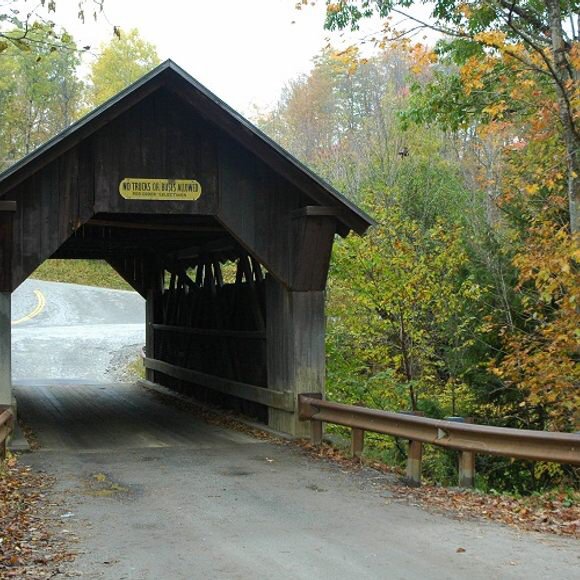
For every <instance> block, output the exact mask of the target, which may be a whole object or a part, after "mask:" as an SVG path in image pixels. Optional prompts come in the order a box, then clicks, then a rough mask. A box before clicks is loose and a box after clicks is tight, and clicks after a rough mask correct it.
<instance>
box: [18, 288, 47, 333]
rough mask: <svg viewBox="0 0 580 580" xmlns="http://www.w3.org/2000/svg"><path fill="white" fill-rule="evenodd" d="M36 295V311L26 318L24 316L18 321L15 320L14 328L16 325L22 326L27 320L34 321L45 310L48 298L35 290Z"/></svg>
mask: <svg viewBox="0 0 580 580" xmlns="http://www.w3.org/2000/svg"><path fill="white" fill-rule="evenodd" d="M34 294H35V295H36V306H35V307H34V309H33V310H32V311H31V312H29V313H28V314H27V315H26V316H23V317H22V318H19V319H18V320H13V321H12V326H14V325H16V324H22V323H23V322H26V321H27V320H32V319H33V318H34V317H35V316H38V315H39V314H40V313H41V312H42V311H43V310H44V307H45V306H46V298H45V297H44V294H43V293H42V292H41V291H40V290H35V291H34Z"/></svg>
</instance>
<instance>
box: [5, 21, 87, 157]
mask: <svg viewBox="0 0 580 580" xmlns="http://www.w3.org/2000/svg"><path fill="white" fill-rule="evenodd" d="M53 33H54V28H52V27H51V26H36V27H35V28H34V30H33V31H29V33H28V35H27V39H28V41H29V43H30V44H29V47H28V49H26V50H22V49H21V48H20V47H18V46H16V45H12V46H9V47H8V48H7V49H6V50H5V51H4V53H3V55H2V57H1V58H0V104H1V106H2V115H1V116H0V166H1V167H6V166H8V165H11V164H12V163H14V162H15V161H16V160H18V159H19V158H20V157H22V156H23V155H26V154H27V153H29V152H30V151H32V149H34V148H35V147H37V146H38V145H40V144H41V143H43V142H44V141H46V140H47V139H49V138H50V137H52V136H53V135H55V134H56V133H58V132H59V131H61V130H62V129H64V128H65V127H67V126H68V125H70V123H72V122H73V121H74V120H75V119H76V118H77V117H78V114H79V111H80V107H81V103H82V93H83V85H82V83H81V81H79V79H78V78H77V76H76V69H77V66H78V65H79V53H78V51H77V50H76V45H75V43H74V40H73V39H72V38H71V37H70V36H69V35H68V34H67V33H66V32H64V31H60V30H59V31H58V35H59V37H60V38H61V41H62V39H66V41H67V44H66V45H64V44H63V45H62V50H56V49H54V47H52V46H50V43H49V42H47V39H52V38H53Z"/></svg>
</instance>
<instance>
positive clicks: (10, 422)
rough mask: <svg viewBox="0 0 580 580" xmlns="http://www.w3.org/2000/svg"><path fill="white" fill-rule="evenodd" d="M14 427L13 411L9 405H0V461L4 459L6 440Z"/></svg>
mask: <svg viewBox="0 0 580 580" xmlns="http://www.w3.org/2000/svg"><path fill="white" fill-rule="evenodd" d="M13 428H14V413H13V412H12V409H11V408H10V407H0V461H3V460H4V459H6V441H7V439H8V436H9V435H10V433H12V429H13Z"/></svg>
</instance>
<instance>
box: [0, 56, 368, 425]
mask: <svg viewBox="0 0 580 580" xmlns="http://www.w3.org/2000/svg"><path fill="white" fill-rule="evenodd" d="M371 223H372V222H371V220H370V218H369V217H368V216H367V215H365V213H364V212H362V211H361V210H360V209H359V208H357V207H356V206H354V205H353V204H352V203H350V202H349V201H348V200H347V199H345V198H344V197H343V196H342V195H340V194H339V193H338V192H337V191H336V190H334V189H333V188H332V187H330V186H329V185H328V184H327V183H325V182H324V181H323V180H321V179H320V178H319V177H317V176H316V175H314V174H313V173H312V172H311V171H309V170H308V169H307V168H306V167H304V166H303V165H302V164H300V163H299V162H298V161H297V160H296V159H294V158H293V157H292V156H291V155H289V154H288V153H287V152H286V151H284V150H283V149H282V148H281V147H279V146H278V145H277V144H276V143H274V142H273V141H272V140H270V139H269V138H268V137H266V136H265V135H264V134H263V133H261V132H260V131H259V130H258V129H256V128H255V127H254V126H252V125H251V124H250V123H249V122H248V121H247V120H245V119H244V118H243V117H241V116H240V115H239V114H237V113H236V112H235V111H233V110H232V109H231V108H230V107H228V106H227V105H226V104H225V103H223V102H222V101H221V100H220V99H218V98H217V97H216V96H215V95H213V94H212V93H210V92H209V91H208V90H207V89H206V88H204V87H203V86H201V85H200V84H199V83H198V82H196V81H195V80H194V79H193V78H191V77H190V76H189V75H188V74H187V73H185V72H184V71H183V70H182V69H180V68H179V67H178V66H176V65H175V64H174V63H173V62H171V61H167V62H165V63H163V64H162V65H160V66H159V67H157V68H156V69H155V70H153V71H152V72H151V73H149V74H147V75H146V76H144V77H143V78H142V79H140V80H139V81H137V82H136V83H135V84H133V85H131V86H130V87H129V88H127V89H126V90H125V91H123V92H122V93H120V94H119V95H117V96H116V97H114V98H112V99H111V100H109V101H107V102H106V103H105V104H103V105H102V106H101V107H99V108H98V109H96V110H95V111H93V112H92V113H90V114H89V115H87V116H86V117H84V118H83V119H81V120H80V121H79V122H77V123H76V124H74V125H73V126H71V127H70V128H69V129H67V130H65V131H64V132H63V133H61V134H59V135H58V136H56V137H55V138H54V139H52V140H51V141H49V142H48V143H46V144H45V145H43V146H42V147H40V148H39V149H37V150H35V151H34V152H32V153H31V154H30V155H28V156H27V157H25V158H24V159H22V160H21V161H20V162H19V163H17V164H16V165H14V166H12V167H11V168H10V169H8V170H7V171H6V172H5V173H3V174H2V175H1V176H0V405H10V404H11V402H12V387H11V369H10V356H11V355H10V333H11V326H10V301H11V293H12V292H13V291H14V290H15V289H16V288H17V287H18V286H19V285H20V284H21V283H22V282H23V281H24V280H25V279H26V278H27V277H28V276H29V275H30V274H32V272H34V270H35V269H36V268H38V266H39V265H40V264H41V263H42V262H43V261H44V260H46V259H47V258H70V259H78V258H82V259H102V260H106V261H107V262H108V263H109V264H110V265H111V266H112V267H113V268H114V269H115V270H116V271H117V272H118V273H119V274H120V275H121V276H122V277H123V278H124V279H125V280H126V281H127V282H128V283H129V284H130V285H131V286H132V287H133V288H134V289H135V290H136V291H137V292H139V293H140V294H141V295H142V296H143V297H144V298H145V299H146V301H147V306H146V347H145V353H146V358H145V366H146V369H147V378H148V379H149V380H151V381H154V382H156V383H159V384H162V385H165V386H168V387H170V388H172V389H177V390H179V391H182V392H187V393H189V394H192V395H194V396H195V397H196V398H199V399H201V400H205V401H210V402H214V403H218V404H220V405H223V406H227V407H233V408H236V409H239V410H241V411H242V412H245V413H248V414H250V415H253V416H258V417H260V418H261V419H262V420H265V421H267V422H268V423H269V425H270V426H272V427H273V428H276V429H278V430H281V431H285V432H288V433H294V434H299V433H300V432H301V425H300V424H299V423H298V420H297V413H296V399H297V397H296V395H297V393H300V392H323V390H324V374H325V371H324V358H325V357H324V289H325V285H326V279H327V274H328V267H329V260H330V254H331V249H332V243H333V240H334V236H335V234H336V233H338V234H339V235H341V236H346V235H347V234H348V233H349V232H350V231H351V230H354V231H355V232H357V233H358V234H363V233H364V232H365V231H366V229H367V228H368V227H369V225H371Z"/></svg>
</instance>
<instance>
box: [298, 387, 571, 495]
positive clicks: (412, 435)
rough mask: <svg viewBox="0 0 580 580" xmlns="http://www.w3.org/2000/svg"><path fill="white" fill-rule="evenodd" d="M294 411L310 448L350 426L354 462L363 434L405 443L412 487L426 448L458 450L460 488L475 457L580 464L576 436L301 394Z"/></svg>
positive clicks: (468, 480) (471, 474)
mask: <svg viewBox="0 0 580 580" xmlns="http://www.w3.org/2000/svg"><path fill="white" fill-rule="evenodd" d="M298 406H299V416H300V419H301V420H304V421H310V422H311V433H312V442H313V443H314V444H320V443H321V442H322V424H323V423H334V424H335V425H343V426H345V427H351V428H352V446H351V451H352V454H353V456H355V457H358V456H360V454H361V453H362V450H363V446H364V433H365V431H371V432H374V433H382V434H385V435H392V436H394V437H401V438H403V439H407V440H409V456H408V460H407V479H408V480H409V482H410V483H412V484H416V485H418V484H419V483H420V481H421V457H422V446H423V444H424V443H429V444H432V445H438V446H440V447H445V448H447V449H456V450H458V451H459V453H460V455H459V485H460V486H461V487H472V486H473V482H474V478H475V454H476V453H481V454H485V455H502V456H504V457H513V458H516V459H530V460H533V461H553V462H555V463H564V464H570V465H580V435H579V434H574V433H553V432H547V431H531V430H528V429H508V428H505V427H490V426H485V425H473V424H469V423H459V422H455V421H442V420H439V419H428V418H426V417H418V416H414V415H408V414H403V413H391V412H388V411H379V410H377V409H367V408H364V407H357V406H354V405H344V404H342V403H334V402H331V401H325V400H323V399H321V398H320V395H319V394H302V395H299V396H298Z"/></svg>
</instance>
